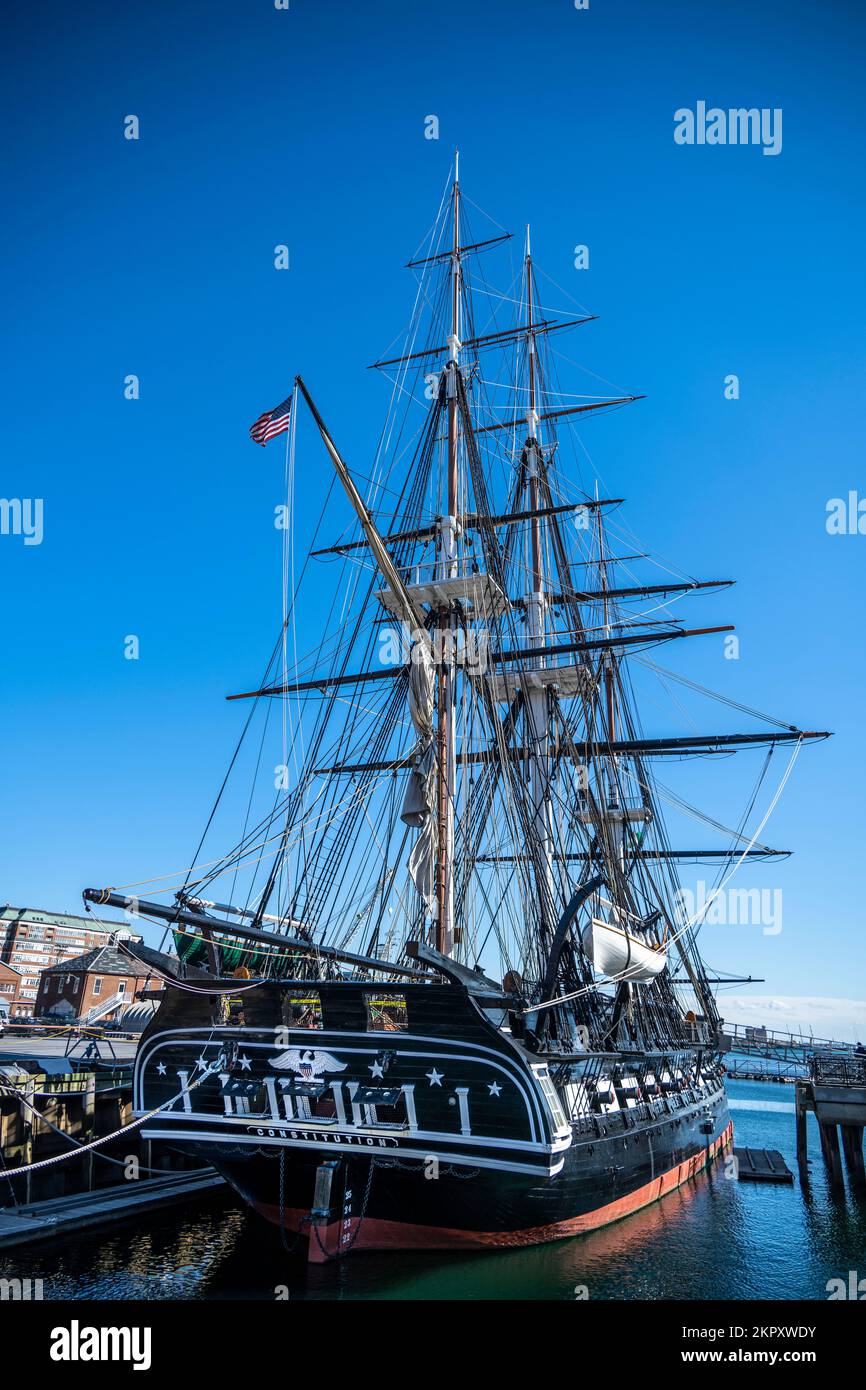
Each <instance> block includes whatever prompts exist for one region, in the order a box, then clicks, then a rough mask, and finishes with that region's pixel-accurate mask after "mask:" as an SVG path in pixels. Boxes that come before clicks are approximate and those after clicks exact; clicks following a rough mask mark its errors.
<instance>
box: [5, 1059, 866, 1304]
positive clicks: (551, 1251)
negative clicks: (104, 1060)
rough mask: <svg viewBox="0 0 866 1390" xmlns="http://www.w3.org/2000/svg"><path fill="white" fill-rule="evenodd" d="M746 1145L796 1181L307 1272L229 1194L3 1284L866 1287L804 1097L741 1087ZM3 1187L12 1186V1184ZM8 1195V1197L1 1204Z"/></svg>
mask: <svg viewBox="0 0 866 1390" xmlns="http://www.w3.org/2000/svg"><path fill="white" fill-rule="evenodd" d="M729 1094H730V1102H731V1114H732V1118H733V1121H734V1129H735V1143H736V1144H737V1145H740V1146H749V1147H755V1148H773V1149H779V1150H780V1151H781V1153H782V1154H783V1156H784V1157H785V1159H786V1161H787V1163H788V1166H789V1167H790V1168H791V1169H792V1170H793V1171H794V1173H795V1180H794V1183H793V1184H791V1185H786V1186H775V1185H769V1184H758V1183H751V1182H742V1181H735V1180H733V1179H732V1177H731V1176H730V1175H729V1172H730V1169H729V1167H728V1166H726V1164H725V1162H724V1161H723V1160H720V1161H719V1162H718V1163H717V1164H715V1165H714V1167H713V1168H712V1169H711V1170H710V1171H709V1172H707V1173H703V1174H700V1175H699V1176H698V1177H697V1178H695V1179H694V1180H693V1181H692V1182H690V1183H689V1184H687V1185H686V1186H684V1187H682V1188H680V1189H679V1190H678V1191H677V1192H674V1193H672V1194H670V1195H669V1196H668V1197H666V1198H664V1199H663V1200H662V1201H661V1202H656V1203H654V1204H653V1205H652V1206H650V1207H647V1208H646V1209H644V1210H643V1211H641V1212H637V1213H635V1214H634V1215H632V1216H630V1217H627V1218H626V1219H625V1220H623V1221H620V1222H617V1223H616V1224H614V1225H611V1226H608V1227H606V1228H604V1229H602V1230H600V1231H596V1232H593V1233H591V1234H590V1235H586V1236H579V1237H575V1238H574V1239H570V1240H565V1241H559V1242H557V1243H555V1244H552V1245H545V1246H539V1247H536V1248H534V1249H529V1250H522V1251H508V1252H486V1253H478V1254H474V1253H473V1254H465V1255H458V1256H455V1255H452V1254H437V1253H429V1254H419V1255H408V1254H406V1253H405V1252H402V1253H400V1255H399V1257H397V1256H395V1255H390V1254H359V1255H356V1256H354V1257H352V1258H349V1259H348V1260H345V1261H343V1262H334V1263H332V1264H329V1265H325V1266H315V1267H312V1268H308V1267H307V1266H306V1265H304V1264H302V1263H301V1262H299V1261H298V1260H297V1259H295V1258H292V1257H291V1256H289V1255H288V1254H287V1253H286V1252H285V1250H284V1249H283V1247H282V1244H281V1240H280V1234H279V1232H278V1231H277V1230H276V1229H275V1228H272V1227H270V1226H268V1225H267V1224H266V1223H265V1222H264V1221H262V1220H261V1219H260V1218H259V1217H257V1216H256V1215H255V1214H254V1213H252V1212H251V1211H249V1210H248V1209H247V1208H246V1207H244V1206H243V1205H242V1204H241V1202H240V1201H239V1199H236V1198H235V1196H234V1194H233V1193H231V1192H230V1191H229V1190H228V1189H226V1191H225V1192H224V1193H223V1192H222V1191H220V1193H219V1194H218V1195H217V1196H215V1197H214V1198H210V1199H208V1200H207V1201H205V1202H201V1203H198V1204H196V1205H194V1206H191V1207H189V1208H183V1207H181V1208H175V1209H170V1210H167V1211H165V1212H164V1213H162V1214H160V1213H159V1212H152V1213H148V1215H147V1216H145V1217H139V1218H137V1220H136V1222H135V1223H134V1224H120V1225H117V1226H115V1227H114V1228H112V1229H111V1230H101V1231H96V1232H92V1233H82V1234H81V1235H79V1236H76V1237H75V1238H74V1239H68V1240H58V1241H57V1242H51V1243H45V1244H41V1245H33V1246H30V1247H22V1248H16V1249H15V1250H11V1251H7V1252H6V1253H5V1254H0V1278H12V1277H19V1278H30V1279H37V1278H38V1279H42V1281H43V1297H44V1298H45V1299H56V1298H57V1299H88V1300H92V1299H97V1300H99V1299H210V1300H220V1299H226V1300H234V1299H244V1300H268V1301H272V1300H275V1299H280V1298H282V1299H285V1298H289V1299H292V1300H297V1299H301V1300H303V1299H457V1300H467V1301H469V1300H479V1299H553V1300H576V1299H577V1300H583V1299H588V1300H590V1301H591V1300H593V1299H625V1300H628V1299H641V1300H652V1299H682V1298H685V1299H701V1300H713V1299H743V1300H752V1299H782V1300H787V1299H800V1298H802V1299H813V1300H825V1299H827V1298H828V1282H829V1281H831V1280H834V1279H842V1280H844V1281H845V1283H846V1285H847V1283H848V1281H849V1277H850V1272H851V1271H855V1272H856V1273H857V1274H858V1277H859V1278H866V1199H864V1198H863V1197H859V1198H858V1197H857V1196H855V1195H854V1194H852V1193H851V1192H850V1190H846V1192H845V1193H844V1195H841V1194H840V1195H838V1196H834V1195H832V1194H831V1193H830V1192H829V1191H828V1187H827V1183H826V1180H825V1175H824V1168H823V1161H822V1158H821V1150H820V1144H819V1138H818V1130H817V1126H816V1124H815V1121H814V1118H813V1117H812V1116H810V1117H809V1154H810V1169H809V1171H810V1182H809V1186H808V1190H804V1189H803V1188H802V1187H801V1185H800V1182H799V1180H798V1179H797V1177H796V1161H795V1150H794V1091H793V1087H791V1086H785V1085H774V1084H770V1083H762V1082H732V1083H730V1085H729ZM0 1184H2V1177H0ZM0 1200H2V1198H0Z"/></svg>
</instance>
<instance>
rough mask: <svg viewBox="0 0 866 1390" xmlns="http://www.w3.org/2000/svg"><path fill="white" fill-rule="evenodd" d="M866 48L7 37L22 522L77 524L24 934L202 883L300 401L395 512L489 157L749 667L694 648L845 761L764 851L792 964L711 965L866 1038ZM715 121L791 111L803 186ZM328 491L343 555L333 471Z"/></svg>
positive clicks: (794, 7) (275, 552) (557, 24)
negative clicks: (392, 405)
mask: <svg viewBox="0 0 866 1390" xmlns="http://www.w3.org/2000/svg"><path fill="white" fill-rule="evenodd" d="M864 29H866V13H864V10H863V8H862V6H861V5H859V4H854V3H847V4H846V3H842V2H841V0H837V2H836V3H830V4H826V5H816V4H814V3H813V2H812V0H728V3H725V4H723V5H722V4H716V5H699V4H695V3H694V2H693V0H678V2H677V0H658V2H657V3H653V4H648V3H644V0H591V4H590V9H589V10H588V11H585V12H578V11H576V10H575V9H574V8H573V5H572V4H571V0H537V2H536V3H532V4H529V3H526V0H521V3H517V2H516V0H467V2H466V3H465V4H463V5H461V6H452V7H450V8H449V7H447V6H446V7H445V8H444V9H443V8H441V7H440V8H439V9H436V8H435V7H432V8H431V7H430V6H427V5H408V4H406V3H405V0H404V2H403V3H398V2H397V0H379V3H376V0H373V2H372V3H369V4H356V3H349V0H330V2H329V3H323V2H322V0H291V9H290V10H289V12H288V13H286V12H282V11H277V10H275V9H274V7H273V5H272V4H271V3H270V0H245V3H243V4H239V3H237V0H182V3H178V0H172V2H171V3H166V2H165V0H163V3H150V4H146V5H134V6H129V5H118V4H116V3H99V2H98V0H96V2H93V0H91V3H83V4H77V5H61V4H55V5H50V6H48V7H45V6H35V7H34V6H32V5H29V4H25V3H17V4H13V5H11V6H10V7H9V11H8V18H7V20H6V21H5V34H4V38H5V43H6V47H7V52H6V58H7V73H6V76H5V80H4V83H3V87H2V93H0V105H2V128H3V131H4V137H5V139H4V145H5V155H4V159H5V164H6V168H5V171H4V184H5V188H6V193H7V200H8V210H7V212H6V215H5V217H4V225H3V229H2V238H3V271H4V279H5V281H6V286H5V290H6V293H5V299H6V332H7V351H6V353H5V354H4V356H5V367H4V372H3V388H4V390H3V395H4V406H3V412H2V422H3V434H4V436H5V438H4V468H3V479H2V486H0V492H2V494H3V495H4V496H6V497H22V498H36V497H38V498H42V499H44V540H43V543H42V544H41V545H40V546H32V547H25V546H24V545H23V543H22V540H21V538H20V537H12V536H2V537H0V596H2V612H3V625H2V631H3V677H2V680H3V694H2V709H3V715H2V728H3V744H4V747H3V791H2V805H3V810H4V817H3V819H4V829H3V836H2V848H0V870H2V874H0V899H4V900H5V899H9V900H10V901H12V902H13V903H16V904H30V905H40V906H48V907H54V908H60V909H62V908H67V909H71V910H75V909H76V908H77V907H78V905H79V904H80V899H79V893H80V890H81V888H82V887H83V886H85V885H87V884H100V883H104V882H112V883H122V882H125V881H127V880H133V879H139V878H144V877H146V876H147V875H148V874H150V873H156V872H161V871H165V870H172V869H175V868H178V867H180V866H181V865H183V864H184V863H185V862H186V861H187V860H188V858H189V856H190V855H191V854H192V852H193V851H194V849H195V844H196V842H197V838H198V832H199V830H200V828H201V826H202V823H203V820H204V817H205V815H206V813H207V810H208V808H209V806H210V803H211V800H212V797H213V794H214V792H215V791H216V788H217V786H218V784H219V781H220V779H221V777H222V773H223V770H224V767H225V764H226V762H227V759H228V756H229V754H230V751H231V748H232V747H233V744H234V741H235V738H236V736H237V733H238V730H239V727H240V721H241V719H242V717H243V712H242V711H241V710H239V708H238V706H232V705H227V704H226V703H225V701H224V699H223V696H224V694H225V693H226V692H228V691H230V690H235V689H244V688H249V686H250V685H251V684H252V683H253V682H254V681H255V680H256V678H257V676H258V674H259V672H260V669H261V668H262V666H263V664H264V660H265V658H266V655H267V653H268V652H269V651H270V648H271V646H272V643H273V640H274V637H275V633H276V629H277V626H278V622H279V613H280V596H279V568H280V535H279V532H277V531H275V530H274V528H273V508H274V506H275V504H276V503H278V502H279V500H280V485H281V467H282V451H281V450H280V449H279V448H278V447H273V446H272V448H271V449H270V450H268V451H262V450H260V449H257V448H255V447H254V446H253V445H252V444H251V443H250V442H249V440H248V438H247V428H248V426H249V424H250V422H251V421H252V420H253V419H254V418H255V417H256V416H257V415H258V414H259V413H260V411H262V410H263V409H265V408H266V407H268V406H271V405H273V404H275V403H276V402H277V401H278V400H280V399H281V398H282V396H283V395H284V394H286V392H287V391H288V389H289V387H290V383H291V378H292V375H293V374H294V372H295V371H298V370H303V372H304V375H305V377H306V378H307V380H308V381H309V382H310V384H311V387H312V388H313V390H314V394H316V396H317V398H318V399H319V401H320V404H321V406H322V409H323V411H324V413H325V414H326V416H327V418H328V421H329V424H330V425H331V428H332V430H333V433H334V434H335V437H336V438H337V439H338V441H339V442H340V443H341V445H342V447H343V448H344V450H345V452H346V454H347V456H348V458H349V460H350V462H351V463H352V464H353V465H354V466H356V467H357V468H358V470H359V471H361V472H363V471H364V467H365V464H367V463H368V462H369V459H370V457H371V455H372V451H373V448H374V446H375V442H376V436H377V430H378V427H379V425H380V423H381V419H382V416H383V413H384V411H385V408H386V405H387V385H386V383H384V382H383V381H382V380H381V379H380V378H379V377H378V376H377V375H376V374H373V373H369V372H367V371H366V370H365V367H366V364H367V363H368V362H370V361H372V360H373V358H374V357H375V356H376V355H377V354H378V353H379V352H380V351H382V350H383V349H384V348H385V347H387V345H388V344H389V342H390V341H391V339H392V337H393V335H394V334H395V333H396V332H397V331H398V330H399V329H400V328H401V326H402V325H403V324H404V322H405V320H406V317H407V314H408V309H409V306H410V303H411V295H412V289H413V286H412V281H411V279H410V277H409V275H408V273H407V272H405V271H403V270H401V266H402V265H403V263H404V262H405V261H406V260H407V259H408V258H409V256H410V255H411V253H412V252H413V251H414V249H415V247H416V246H417V244H418V242H419V240H420V237H421V235H422V234H423V232H424V231H425V229H426V228H427V227H428V225H429V224H430V222H431V221H432V217H433V214H434V212H435V209H436V206H437V204H438V200H439V196H440V194H441V190H442V187H443V183H444V180H445V178H446V176H447V171H448V166H449V164H450V160H451V153H452V149H453V147H454V145H455V144H459V146H460V149H461V175H462V183H463V186H464V188H465V190H466V192H467V194H468V195H469V196H470V197H471V198H472V199H473V200H474V201H475V202H477V203H478V204H480V205H481V206H482V207H483V208H484V209H485V210H487V211H488V212H489V213H491V214H492V216H493V217H495V218H496V219H497V220H498V221H499V222H501V223H503V224H504V225H506V226H508V227H510V228H512V229H514V230H515V231H519V230H520V229H521V228H522V225H523V223H524V222H525V221H526V220H527V219H531V221H532V226H533V249H534V251H535V253H536V256H537V259H538V261H539V262H540V264H541V265H542V267H543V268H545V269H546V270H547V271H548V273H549V274H550V275H551V276H552V277H553V278H554V279H555V280H557V281H558V282H559V283H560V284H561V285H562V286H563V287H564V288H565V289H567V290H568V292H569V293H571V294H573V295H574V296H575V297H576V298H578V299H580V300H581V301H582V302H584V303H586V304H587V305H588V306H589V307H590V308H591V309H592V310H593V311H594V312H596V313H598V314H599V315H600V316H601V318H600V321H599V322H598V323H596V324H593V325H589V326H587V327H586V328H583V329H581V330H580V335H582V336H579V337H577V338H574V339H572V343H571V346H570V347H569V348H568V349H567V350H568V351H569V352H572V353H574V355H575V357H576V358H577V359H578V360H579V361H580V362H582V363H585V364H586V365H587V366H588V367H590V368H592V369H593V370H595V371H597V372H599V373H600V374H601V375H602V376H603V377H605V378H608V379H611V380H613V381H615V382H617V383H619V384H621V385H623V386H625V387H627V388H628V389H630V390H632V391H635V392H646V394H647V400H646V401H643V402H641V403H640V404H639V405H636V406H634V407H631V408H630V409H629V410H628V411H623V412H620V413H618V414H616V415H615V416H612V417H608V418H607V419H604V420H598V421H596V422H594V423H593V425H592V426H591V427H590V428H588V429H587V431H586V436H585V437H586V441H587V443H588V445H589V446H590V448H591V450H592V453H593V457H594V459H595V461H596V463H597V465H598V468H599V471H600V473H601V475H602V478H603V480H604V482H605V483H606V484H607V485H608V486H609V487H610V488H611V489H614V488H615V489H616V490H617V491H618V492H622V493H624V494H625V495H626V496H627V497H628V499H629V505H628V511H627V519H628V521H629V523H630V524H631V525H632V526H633V528H634V529H635V530H636V531H637V532H638V533H639V534H640V535H641V537H642V538H644V539H645V540H646V541H647V542H648V543H651V544H652V545H653V547H654V549H656V550H657V551H658V552H659V553H661V554H662V555H665V556H669V557H672V558H674V559H676V561H677V562H678V563H679V565H680V566H681V567H682V568H683V569H685V570H686V571H688V572H690V573H693V574H697V575H701V576H703V577H707V578H715V577H728V576H730V577H736V578H737V579H738V581H739V583H738V587H737V588H735V589H733V590H731V591H730V592H729V593H727V594H726V595H724V596H722V597H719V598H716V599H713V600H711V601H710V600H707V602H706V604H705V605H704V606H703V607H702V608H701V609H700V610H699V611H700V613H701V615H702V616H703V617H705V618H706V621H707V622H725V621H730V622H734V623H736V624H737V627H738V630H739V633H740V637H741V642H742V647H741V659H740V660H739V662H736V663H735V662H724V661H723V660H722V657H721V648H720V646H719V645H714V644H712V643H710V644H708V645H707V646H703V647H701V648H700V651H698V646H699V644H697V643H695V644H691V651H690V654H689V655H690V662H688V663H687V662H685V661H684V659H683V657H682V656H678V657H677V663H676V664H677V665H678V668H679V669H684V670H685V669H688V670H689V671H690V672H691V673H693V674H695V675H696V676H697V678H698V679H701V680H706V681H707V683H709V684H713V685H715V686H718V687H720V688H722V689H724V690H725V692H726V693H727V694H729V695H731V696H733V697H734V698H736V699H740V700H742V701H744V702H745V703H747V704H752V705H755V706H758V707H760V708H765V709H769V710H771V711H773V712H775V713H779V714H780V715H782V716H784V717H787V718H790V719H791V720H792V721H793V722H796V723H799V724H800V725H802V726H804V727H826V728H830V729H833V730H835V734H836V736H835V738H834V739H833V740H832V742H831V743H829V744H823V745H820V746H818V747H815V748H812V749H807V750H805V751H804V753H803V755H802V757H801V759H800V763H799V766H798V769H797V772H796V774H795V778H794V780H793V782H792V783H791V784H790V786H789V789H788V793H787V796H786V798H785V800H784V802H783V804H782V806H781V807H780V810H779V812H778V815H777V817H776V819H775V821H774V822H773V826H772V830H771V831H768V832H767V836H766V838H767V839H769V840H770V842H771V843H774V844H779V845H784V846H786V847H792V848H794V849H796V851H797V854H796V857H795V858H794V859H792V860H791V861H790V862H789V863H788V864H787V865H786V866H784V867H783V868H782V869H775V868H774V869H773V870H772V873H770V874H769V876H768V874H767V873H765V874H764V875H763V876H762V875H761V874H760V873H758V872H757V871H755V872H752V873H751V876H750V877H747V878H744V880H743V882H744V883H745V884H749V883H758V884H760V883H769V884H773V885H775V884H778V885H780V886H782V887H783V890H784V894H785V926H784V930H783V932H782V934H781V936H780V937H777V938H765V937H762V936H761V935H760V933H759V932H756V931H754V930H751V931H750V930H748V929H746V930H743V929H741V934H740V935H739V936H738V937H736V938H728V939H725V940H717V941H713V942H712V943H711V944H708V946H707V954H708V955H709V957H710V959H711V960H712V961H713V963H715V964H718V965H720V966H726V967H727V968H729V969H736V970H742V971H744V973H746V972H748V971H752V972H754V973H756V974H760V975H765V976H766V977H767V980H768V985H767V990H775V991H778V992H780V993H787V994H810V995H811V994H835V995H845V996H848V997H852V996H854V997H857V996H861V997H862V995H863V993H864V988H863V986H864V979H866V946H864V932H863V925H864V924H863V910H862V896H863V894H862V885H861V868H862V862H863V829H862V821H863V787H864V772H866V755H864V738H863V699H862V692H863V688H864V656H863V652H864V644H863V637H862V614H863V576H864V564H866V537H859V536H853V537H830V536H828V535H827V533H826V530H825V524H824V523H825V506H826V502H827V499H828V498H830V497H834V496H839V495H842V496H845V495H847V493H848V491H849V489H858V488H859V489H861V491H862V492H863V493H864V494H866V469H864V463H863V459H864V447H863V391H862V383H863V375H864V368H866V347H864V337H863V323H864V318H866V313H864V308H866V305H864V299H866V296H864V282H863V229H864V208H863V202H864V185H863V177H862V169H863V153H864V108H866V99H864V92H863V84H862V52H863V40H864ZM699 99H702V100H705V101H706V102H707V103H708V104H709V105H719V106H722V107H728V106H756V107H770V108H775V107H781V108H782V110H783V113H784V121H783V149H782V153H781V154H780V155H778V156H777V157H774V158H772V157H766V156H763V155H762V153H761V151H760V149H758V148H752V147H746V148H742V147H726V148H708V147H703V148H697V147H694V148H683V147H680V146H677V145H676V144H675V143H674V140H673V113H674V111H675V110H676V109H677V108H679V107H683V106H694V105H695V103H696V102H697V101H698V100H699ZM129 114H135V115H137V116H138V117H139V118H140V122H141V138H140V139H139V140H138V141H137V142H132V141H127V140H125V139H124V138H123V120H124V117H125V116H126V115H129ZM431 114H435V115H437V116H438V118H439V121H440V139H439V140H438V141H433V140H425V139H424V118H425V116H428V115H431ZM476 221H477V219H476ZM283 242H285V243H287V244H288V246H289V248H290V253H291V269H290V270H289V271H288V272H284V273H281V272H277V271H275V269H274V268H273V248H274V246H275V245H276V244H277V243H283ZM576 243H587V244H588V245H589V247H590V253H591V261H590V266H591V268H590V269H589V270H588V271H583V272H579V271H577V270H575V269H574V267H573V248H574V246H575V244H576ZM128 373H136V374H137V375H138V376H139V377H140V380H141V399H140V400H139V401H136V402H129V401H125V400H124V398H123V381H124V377H125V376H126V375H127V374H128ZM728 373H736V374H738V375H739V377H740V381H741V398H740V400H739V401H736V402H730V401H726V400H725V399H724V396H723V379H724V377H725V376H726V375H727V374H728ZM564 384H565V386H566V389H569V386H568V383H567V382H566V383H564ZM570 389H573V390H584V389H586V387H585V386H584V385H577V384H575V385H573V386H571V388H570ZM299 467H300V469H301V472H302V475H303V476H302V481H301V484H300V496H301V501H302V502H304V503H305V504H307V505H308V506H309V509H310V511H311V512H312V511H313V510H315V512H316V513H318V509H319V507H320V505H321V500H322V495H323V493H322V490H323V486H324V480H325V478H326V462H325V459H324V457H323V456H322V455H321V454H318V453H314V452H312V451H308V452H307V453H306V454H305V456H304V457H302V458H301V459H300V462H299ZM696 611H698V610H696ZM130 633H134V634H136V635H138V637H139V638H140V642H141V657H140V660H139V661H137V662H130V661H126V660H124V656H123V641H124V637H125V636H126V635H127V634H130ZM683 645H685V644H683ZM719 721H720V722H719ZM717 722H718V727H719V728H723V727H725V724H726V722H728V721H726V719H725V717H724V715H723V714H721V713H720V715H718V716H717ZM729 727H738V724H737V720H736V718H734V719H733V722H732V723H729ZM656 731H657V732H660V733H661V732H673V731H674V730H670V729H662V728H661V727H659V728H658V729H657V730H656ZM705 775H706V777H710V776H711V775H712V772H711V769H710V768H708V769H707V771H706V774H705ZM706 799H707V800H709V798H706ZM765 992H766V991H765Z"/></svg>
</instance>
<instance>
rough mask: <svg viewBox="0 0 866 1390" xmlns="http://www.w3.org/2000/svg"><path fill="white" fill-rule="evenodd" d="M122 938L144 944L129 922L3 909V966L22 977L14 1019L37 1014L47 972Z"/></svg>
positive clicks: (0, 936) (0, 937)
mask: <svg viewBox="0 0 866 1390" xmlns="http://www.w3.org/2000/svg"><path fill="white" fill-rule="evenodd" d="M118 937H120V938H122V939H124V940H127V941H140V940H141V937H140V936H139V935H137V934H136V933H134V932H133V931H131V930H130V928H129V927H128V926H127V924H126V923H125V922H116V923H115V922H105V921H100V920H99V919H98V918H93V917H78V916H75V915H74V914H72V913H69V912H47V911H45V910H44V909H43V908H39V907H12V906H11V905H10V904H9V903H7V904H6V906H5V907H3V908H0V964H5V965H8V966H11V967H12V968H13V969H14V970H16V971H17V972H18V974H19V976H20V984H19V988H18V993H17V998H16V1003H15V1013H14V1016H15V1017H18V1018H23V1017H25V1016H27V1015H30V1014H32V1013H33V1012H34V1010H35V1006H36V995H37V991H38V988H39V977H40V975H41V973H42V971H43V970H47V969H49V968H50V967H52V966H55V965H60V964H62V962H63V961H66V960H72V959H73V958H74V957H75V956H80V955H81V954H82V953H83V952H86V951H90V950H93V949H94V948H95V947H98V946H106V945H108V943H109V942H110V941H111V940H112V939H117V938H118ZM10 1012H11V1010H10Z"/></svg>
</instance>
